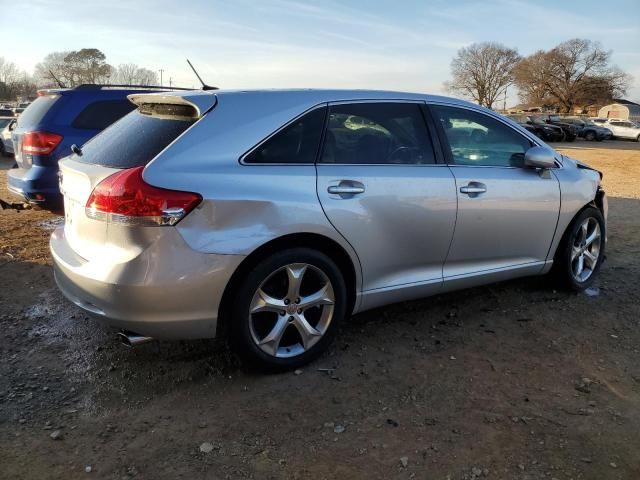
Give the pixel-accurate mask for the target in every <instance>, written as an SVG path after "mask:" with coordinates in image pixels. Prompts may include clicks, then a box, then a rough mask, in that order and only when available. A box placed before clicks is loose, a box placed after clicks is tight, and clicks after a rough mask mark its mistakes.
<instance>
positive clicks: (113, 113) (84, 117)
mask: <svg viewBox="0 0 640 480" xmlns="http://www.w3.org/2000/svg"><path fill="white" fill-rule="evenodd" d="M135 108H136V106H135V105H134V104H133V103H131V102H130V101H129V100H126V99H124V100H110V101H102V102H94V103H91V104H89V105H87V106H86V107H85V108H84V110H82V111H81V112H80V113H79V114H78V116H77V117H76V118H75V120H74V121H73V122H72V123H71V126H73V127H74V128H83V129H91V130H104V129H105V128H107V127H108V126H109V125H111V124H112V123H114V122H115V121H116V120H120V119H121V118H122V117H124V116H125V115H126V114H127V113H129V112H131V111H132V110H134V109H135Z"/></svg>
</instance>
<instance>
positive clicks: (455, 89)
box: [445, 42, 520, 108]
mask: <svg viewBox="0 0 640 480" xmlns="http://www.w3.org/2000/svg"><path fill="white" fill-rule="evenodd" d="M519 60H520V56H519V55H518V52H517V51H516V50H514V49H511V48H508V47H505V46H504V45H501V44H499V43H494V42H484V43H474V44H473V45H470V46H468V47H465V48H461V49H460V50H458V54H457V55H456V57H455V58H454V59H453V60H452V61H451V76H452V77H453V78H452V80H451V81H450V82H446V83H445V88H446V89H447V90H448V91H450V92H452V93H456V94H460V95H462V96H465V97H469V98H471V99H473V100H475V101H476V102H478V103H479V104H480V105H483V106H485V107H488V108H491V107H492V106H493V104H494V103H495V101H496V100H497V99H498V98H499V97H500V95H502V94H503V93H504V91H505V89H506V88H507V87H508V86H509V85H511V84H512V83H513V80H514V79H513V67H514V66H515V65H516V64H517V62H518V61H519Z"/></svg>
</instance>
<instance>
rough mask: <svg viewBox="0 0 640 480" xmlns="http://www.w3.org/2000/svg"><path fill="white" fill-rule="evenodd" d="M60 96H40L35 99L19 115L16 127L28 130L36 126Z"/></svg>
mask: <svg viewBox="0 0 640 480" xmlns="http://www.w3.org/2000/svg"><path fill="white" fill-rule="evenodd" d="M58 98H60V95H42V96H41V97H38V98H36V99H35V100H34V101H33V103H31V105H29V106H28V107H27V108H26V109H25V111H24V112H22V114H21V115H20V119H19V120H18V125H19V126H20V127H22V128H29V127H31V126H35V125H37V124H38V123H39V122H40V120H42V119H43V118H44V116H45V115H46V114H47V112H48V111H49V110H50V109H51V107H52V106H53V104H54V103H56V100H58Z"/></svg>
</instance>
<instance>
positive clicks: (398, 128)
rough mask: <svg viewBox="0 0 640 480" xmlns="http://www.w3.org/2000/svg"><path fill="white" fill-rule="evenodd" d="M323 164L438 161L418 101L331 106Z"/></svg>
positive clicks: (427, 162) (421, 162)
mask: <svg viewBox="0 0 640 480" xmlns="http://www.w3.org/2000/svg"><path fill="white" fill-rule="evenodd" d="M321 161H322V163H341V164H430V163H435V156H434V151H433V146H432V144H431V138H430V136H429V132H428V130H427V126H426V123H425V121H424V118H423V116H422V112H421V111H420V106H419V105H418V104H415V103H352V104H344V105H334V106H332V107H330V108H329V120H328V125H327V133H326V135H325V143H324V149H323V153H322V159H321Z"/></svg>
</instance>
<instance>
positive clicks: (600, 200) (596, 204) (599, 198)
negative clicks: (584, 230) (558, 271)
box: [551, 189, 606, 263]
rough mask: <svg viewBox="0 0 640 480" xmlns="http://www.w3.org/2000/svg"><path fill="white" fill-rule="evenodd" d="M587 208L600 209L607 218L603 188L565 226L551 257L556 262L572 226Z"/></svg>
mask: <svg viewBox="0 0 640 480" xmlns="http://www.w3.org/2000/svg"><path fill="white" fill-rule="evenodd" d="M587 208H595V209H597V210H599V211H600V213H601V214H602V217H603V218H605V211H604V191H603V190H601V189H598V191H597V192H596V196H595V197H594V198H593V199H592V200H591V201H589V202H587V203H585V204H584V205H583V206H582V207H581V208H580V209H578V210H577V211H576V213H575V214H574V215H573V217H571V220H569V223H567V226H566V227H565V228H564V231H563V232H562V235H561V236H560V240H559V242H558V244H557V245H556V248H555V251H554V252H553V256H552V257H551V258H552V259H553V261H554V263H556V260H557V256H558V251H560V250H561V249H562V246H563V245H564V243H565V241H566V238H567V235H568V233H569V232H570V230H571V227H572V225H573V223H574V222H575V221H576V218H578V216H579V215H580V214H581V213H582V212H583V211H585V210H586V209H587ZM605 227H606V222H605Z"/></svg>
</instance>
